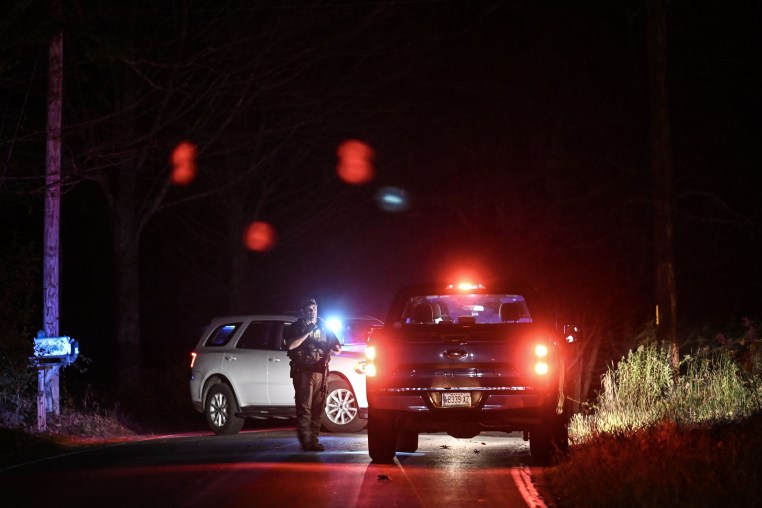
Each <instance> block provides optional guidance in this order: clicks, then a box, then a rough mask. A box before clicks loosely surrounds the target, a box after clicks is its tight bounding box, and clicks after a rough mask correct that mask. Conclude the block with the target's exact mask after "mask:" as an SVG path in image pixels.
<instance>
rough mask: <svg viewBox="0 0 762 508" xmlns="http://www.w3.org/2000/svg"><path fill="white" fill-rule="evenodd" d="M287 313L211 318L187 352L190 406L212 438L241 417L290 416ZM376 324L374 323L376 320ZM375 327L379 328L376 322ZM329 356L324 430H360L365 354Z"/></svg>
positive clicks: (231, 430)
mask: <svg viewBox="0 0 762 508" xmlns="http://www.w3.org/2000/svg"><path fill="white" fill-rule="evenodd" d="M296 319H297V318H296V317H294V316H289V315H247V316H229V317H219V318H215V319H213V320H212V321H211V323H209V325H208V326H207V327H206V329H205V330H204V333H203V334H202V335H201V339H200V340H199V341H198V344H197V345H196V349H195V350H194V351H193V352H192V353H191V380H190V392H191V401H192V402H193V407H194V408H195V409H196V410H197V411H199V412H201V413H204V415H205V417H206V421H207V423H208V424H209V427H210V428H211V429H212V431H214V433H216V434H235V433H237V432H238V431H240V430H241V428H242V427H243V424H244V421H245V419H246V418H258V419H266V418H294V417H295V416H296V411H295V408H294V386H293V383H292V380H291V377H290V370H291V369H290V366H289V361H290V360H289V358H288V356H286V343H285V337H286V329H287V328H288V327H289V326H290V325H291V323H293V322H294V321H296ZM376 321H377V320H376ZM377 324H378V325H380V324H381V322H380V321H379V322H378V323H377ZM364 349H365V348H364V344H362V346H361V347H358V348H346V349H345V350H343V351H342V352H341V353H340V354H334V355H332V357H331V362H330V364H329V367H330V375H329V377H328V397H327V402H326V409H325V413H324V414H323V426H324V427H325V429H326V430H328V431H330V432H358V431H360V430H362V429H364V428H365V424H366V422H367V417H368V401H367V397H366V395H365V374H364V368H365V350H364Z"/></svg>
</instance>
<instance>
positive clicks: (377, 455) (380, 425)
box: [368, 410, 397, 464]
mask: <svg viewBox="0 0 762 508" xmlns="http://www.w3.org/2000/svg"><path fill="white" fill-rule="evenodd" d="M396 447H397V435H396V432H395V429H394V415H393V414H389V413H385V412H383V411H373V410H369V411H368V454H369V455H370V458H371V459H372V460H373V462H378V463H382V464H383V463H387V464H388V463H390V462H393V461H394V456H395V455H396Z"/></svg>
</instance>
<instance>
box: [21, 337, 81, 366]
mask: <svg viewBox="0 0 762 508" xmlns="http://www.w3.org/2000/svg"><path fill="white" fill-rule="evenodd" d="M78 355H79V344H78V343H77V341H76V340H74V339H72V338H71V337H35V339H34V357H33V358H32V360H33V362H34V363H35V364H37V365H38V366H45V365H60V366H66V365H70V364H72V363H74V361H75V360H76V359H77V356H78Z"/></svg>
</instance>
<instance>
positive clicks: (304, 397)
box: [286, 318, 339, 451]
mask: <svg viewBox="0 0 762 508" xmlns="http://www.w3.org/2000/svg"><path fill="white" fill-rule="evenodd" d="M316 325H317V328H315V329H314V330H313V331H312V333H311V334H310V336H309V337H308V338H307V339H306V340H305V341H304V342H302V344H301V345H299V346H298V347H296V348H294V349H292V350H290V351H289V357H290V358H291V377H292V378H293V380H294V392H295V404H296V434H297V436H298V437H299V443H301V445H302V449H303V450H309V451H322V450H323V446H322V445H321V444H320V443H318V434H319V433H320V424H321V417H322V415H323V411H324V410H325V400H326V391H327V385H328V380H327V379H325V377H326V376H325V374H326V373H327V371H328V369H327V367H326V365H327V362H328V361H329V359H330V353H329V351H330V348H332V347H333V346H334V345H336V344H339V340H338V339H337V338H336V335H335V334H334V333H333V332H332V331H331V330H330V329H329V328H328V327H327V326H326V325H325V322H324V321H323V320H322V319H320V318H317V322H316ZM310 328H311V324H307V322H306V321H305V320H304V319H303V318H299V319H298V320H297V321H296V322H295V323H293V324H292V325H291V326H289V327H288V334H287V337H286V340H287V341H288V340H289V339H291V338H295V337H300V336H302V335H304V334H305V333H307V331H308V330H309V329H310Z"/></svg>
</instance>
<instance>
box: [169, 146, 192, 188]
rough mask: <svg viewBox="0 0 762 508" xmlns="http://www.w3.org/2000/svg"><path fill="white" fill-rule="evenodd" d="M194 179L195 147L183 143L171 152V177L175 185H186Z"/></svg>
mask: <svg viewBox="0 0 762 508" xmlns="http://www.w3.org/2000/svg"><path fill="white" fill-rule="evenodd" d="M195 179H196V145H194V144H193V143H189V142H188V141H183V142H182V143H180V144H179V145H177V146H176V147H175V149H174V150H173V151H172V175H171V176H170V180H171V181H172V183H173V184H175V185H188V184H189V183H191V182H192V181H193V180H195Z"/></svg>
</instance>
